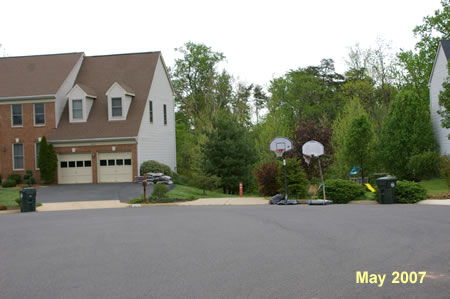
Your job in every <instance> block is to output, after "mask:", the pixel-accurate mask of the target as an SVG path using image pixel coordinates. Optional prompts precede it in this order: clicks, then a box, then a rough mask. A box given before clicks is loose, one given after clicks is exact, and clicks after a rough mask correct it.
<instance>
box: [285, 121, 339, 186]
mask: <svg viewBox="0 0 450 299" xmlns="http://www.w3.org/2000/svg"><path fill="white" fill-rule="evenodd" d="M331 133H332V130H331V128H329V127H328V126H325V125H323V124H320V123H318V122H316V121H315V120H310V121H306V122H303V121H299V122H298V124H297V127H296V129H295V130H294V132H293V133H292V134H293V139H292V143H293V149H292V151H291V152H289V153H288V155H292V156H294V157H296V158H297V159H298V160H299V161H300V162H301V164H302V167H303V169H304V170H305V172H306V175H307V177H308V179H309V180H311V179H313V178H314V177H316V178H318V177H320V170H319V164H318V163H317V162H316V163H310V164H307V163H306V162H305V160H304V159H303V151H302V147H303V145H304V144H305V143H306V142H308V141H311V140H315V141H318V142H320V143H321V144H322V145H323V146H324V148H325V149H326V150H325V154H324V155H323V156H321V157H320V163H321V166H322V171H323V172H325V171H326V169H327V168H328V166H329V165H330V164H331V163H332V161H333V156H332V155H333V148H332V147H331V135H332V134H331Z"/></svg>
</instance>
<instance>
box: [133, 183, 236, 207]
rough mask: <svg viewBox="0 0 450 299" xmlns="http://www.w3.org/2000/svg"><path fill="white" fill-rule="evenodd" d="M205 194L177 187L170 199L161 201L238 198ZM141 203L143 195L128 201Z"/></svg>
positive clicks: (207, 192) (171, 193) (169, 195)
mask: <svg viewBox="0 0 450 299" xmlns="http://www.w3.org/2000/svg"><path fill="white" fill-rule="evenodd" d="M205 193H206V194H203V190H201V189H198V188H195V187H189V186H182V185H176V186H175V188H173V189H172V190H170V191H169V192H168V193H167V196H168V199H165V200H163V201H160V203H169V202H180V201H190V200H196V199H199V198H211V197H237V196H236V195H230V194H224V193H219V192H212V191H206V192H205ZM148 197H149V195H147V200H148ZM141 202H142V195H141V198H135V199H132V200H129V201H128V203H141ZM150 202H151V201H150Z"/></svg>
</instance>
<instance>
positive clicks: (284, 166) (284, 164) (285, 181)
mask: <svg viewBox="0 0 450 299" xmlns="http://www.w3.org/2000/svg"><path fill="white" fill-rule="evenodd" d="M283 169H284V200H285V201H286V204H287V202H288V191H287V190H288V189H287V179H286V157H285V153H283Z"/></svg>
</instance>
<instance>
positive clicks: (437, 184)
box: [419, 179, 448, 195]
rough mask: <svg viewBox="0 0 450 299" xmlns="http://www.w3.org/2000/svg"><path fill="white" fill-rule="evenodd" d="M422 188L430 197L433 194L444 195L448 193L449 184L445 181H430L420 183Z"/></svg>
mask: <svg viewBox="0 0 450 299" xmlns="http://www.w3.org/2000/svg"><path fill="white" fill-rule="evenodd" d="M419 184H421V185H422V186H424V187H425V189H427V193H428V195H432V194H442V193H447V192H448V187H447V184H446V183H445V180H444V179H433V180H429V181H421V182H419Z"/></svg>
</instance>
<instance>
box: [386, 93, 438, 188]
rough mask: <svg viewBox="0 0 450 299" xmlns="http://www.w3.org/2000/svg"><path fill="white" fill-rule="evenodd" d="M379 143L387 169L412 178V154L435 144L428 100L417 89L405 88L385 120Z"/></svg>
mask: <svg viewBox="0 0 450 299" xmlns="http://www.w3.org/2000/svg"><path fill="white" fill-rule="evenodd" d="M380 143H381V144H380V153H381V157H382V160H381V161H382V162H383V163H384V166H385V167H386V169H387V170H388V171H389V172H390V173H391V174H393V175H396V176H397V177H399V178H401V179H404V178H409V179H411V178H412V177H413V174H412V173H411V172H410V171H409V170H408V167H407V165H408V162H409V160H410V159H411V157H412V156H414V155H417V154H420V153H423V152H429V151H432V150H433V147H434V140H433V132H432V129H431V119H430V113H429V108H428V103H427V102H424V100H423V99H422V98H420V97H419V95H418V94H417V93H416V92H414V91H411V90H404V91H402V92H401V93H400V94H399V95H398V96H397V98H396V99H395V101H394V102H393V103H392V105H391V108H390V111H389V115H388V116H387V117H386V119H385V121H384V123H383V128H382V133H381V140H380Z"/></svg>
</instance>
